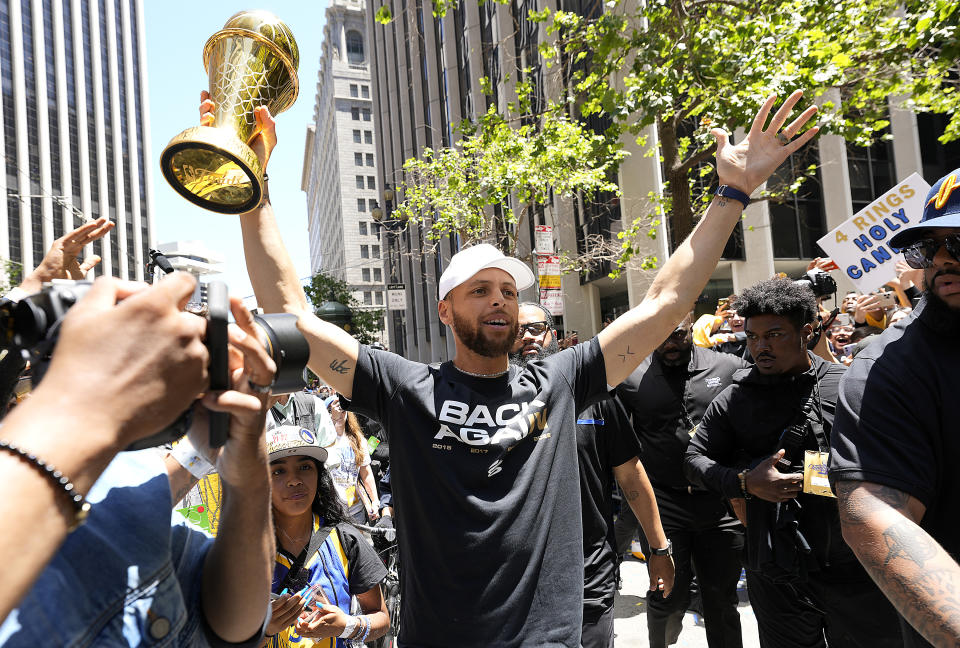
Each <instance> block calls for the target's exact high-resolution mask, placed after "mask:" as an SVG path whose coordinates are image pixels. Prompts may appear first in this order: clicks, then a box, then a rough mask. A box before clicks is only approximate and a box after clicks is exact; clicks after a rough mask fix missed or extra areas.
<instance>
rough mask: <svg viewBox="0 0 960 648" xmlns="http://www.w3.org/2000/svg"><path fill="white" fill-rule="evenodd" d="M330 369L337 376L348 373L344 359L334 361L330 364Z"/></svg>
mask: <svg viewBox="0 0 960 648" xmlns="http://www.w3.org/2000/svg"><path fill="white" fill-rule="evenodd" d="M330 368H331V369H333V370H334V371H336V372H337V373H338V374H345V373H347V372H348V371H350V367H349V366H348V365H347V361H346V359H344V360H334V361H333V362H331V363H330Z"/></svg>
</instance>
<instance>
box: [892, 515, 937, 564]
mask: <svg viewBox="0 0 960 648" xmlns="http://www.w3.org/2000/svg"><path fill="white" fill-rule="evenodd" d="M883 540H884V542H885V543H886V546H887V555H886V557H885V558H884V559H883V564H884V565H889V564H890V561H892V560H896V559H897V558H904V559H906V560H909V561H911V562H913V563H914V564H916V565H917V567H923V565H924V563H925V562H927V561H928V560H930V559H931V558H933V557H934V556H936V555H937V548H938V547H937V543H936V542H934V541H933V539H932V538H931V537H930V536H929V535H927V533H926V532H925V531H924V530H923V529H921V528H920V527H918V526H917V525H916V524H914V523H913V522H911V521H909V520H906V519H904V520H903V521H902V522H895V523H894V524H891V525H890V526H889V527H887V528H886V529H885V530H884V531H883Z"/></svg>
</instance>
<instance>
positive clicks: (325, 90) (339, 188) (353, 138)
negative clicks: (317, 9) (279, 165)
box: [301, 0, 388, 342]
mask: <svg viewBox="0 0 960 648" xmlns="http://www.w3.org/2000/svg"><path fill="white" fill-rule="evenodd" d="M364 15H365V7H364V4H363V2H362V1H361V0H331V3H330V5H329V6H328V7H327V11H326V24H325V26H324V30H323V35H324V41H323V53H322V55H321V57H320V71H319V73H318V79H317V95H316V103H315V106H314V123H313V124H311V125H310V126H308V128H307V140H306V150H305V152H304V160H303V176H302V179H301V188H302V189H303V191H305V192H306V194H307V218H308V231H309V237H310V271H311V273H313V274H316V273H317V272H323V273H325V274H327V275H330V276H333V277H335V278H337V279H340V280H341V281H345V282H347V284H348V285H349V286H350V288H351V290H352V292H353V295H354V296H355V297H356V299H357V301H358V302H359V303H360V304H361V305H362V307H369V308H371V309H383V308H384V307H385V301H386V293H385V289H386V286H385V282H384V272H383V249H382V243H381V240H380V229H381V228H380V224H379V223H378V222H376V221H375V220H374V219H373V213H374V209H375V208H376V207H377V201H378V194H379V192H378V186H379V185H378V180H377V155H376V152H375V147H374V122H373V118H372V108H371V95H372V88H371V82H370V64H369V51H368V46H367V37H366V22H365V19H364ZM384 342H388V340H387V338H386V332H385V333H384Z"/></svg>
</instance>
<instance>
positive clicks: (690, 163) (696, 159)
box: [677, 142, 717, 173]
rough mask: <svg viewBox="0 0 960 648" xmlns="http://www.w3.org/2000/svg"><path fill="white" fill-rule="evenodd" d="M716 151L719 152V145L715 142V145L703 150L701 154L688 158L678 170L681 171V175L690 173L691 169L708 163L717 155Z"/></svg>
mask: <svg viewBox="0 0 960 648" xmlns="http://www.w3.org/2000/svg"><path fill="white" fill-rule="evenodd" d="M716 151H717V143H716V142H714V143H713V144H711V145H710V146H708V147H707V148H705V149H703V150H702V151H700V152H699V153H697V154H695V155H692V156H690V157H688V158H687V159H686V160H684V161H683V162H681V163H680V166H679V167H677V170H678V171H680V172H681V173H689V172H690V169H692V168H693V167H695V166H697V165H698V164H701V163H703V162H706V161H707V160H709V159H710V158H711V157H713V154H714V153H716Z"/></svg>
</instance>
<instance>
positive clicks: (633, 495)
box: [623, 490, 640, 502]
mask: <svg viewBox="0 0 960 648" xmlns="http://www.w3.org/2000/svg"><path fill="white" fill-rule="evenodd" d="M623 496H624V497H626V498H627V500H629V501H631V502H632V501H633V500H635V499H637V498H638V497H640V491H638V490H628V491H623Z"/></svg>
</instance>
